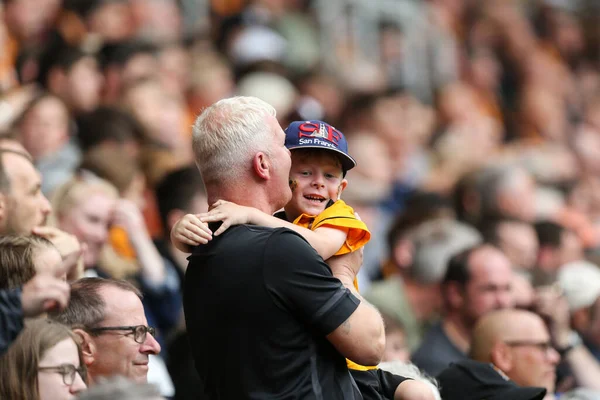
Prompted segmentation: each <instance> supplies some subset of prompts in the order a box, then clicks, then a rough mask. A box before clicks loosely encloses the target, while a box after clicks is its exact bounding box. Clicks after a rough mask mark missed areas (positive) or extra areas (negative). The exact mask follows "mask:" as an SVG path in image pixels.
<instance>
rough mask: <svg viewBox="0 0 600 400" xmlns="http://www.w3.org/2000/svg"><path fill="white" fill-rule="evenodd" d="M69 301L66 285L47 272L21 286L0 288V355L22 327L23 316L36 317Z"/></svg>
mask: <svg viewBox="0 0 600 400" xmlns="http://www.w3.org/2000/svg"><path fill="white" fill-rule="evenodd" d="M68 301H69V285H68V284H67V283H66V282H64V281H62V280H60V279H57V278H56V277H54V276H51V275H48V274H38V275H36V276H34V277H33V278H32V279H31V280H29V281H28V282H27V283H25V284H24V285H23V286H22V287H21V288H17V289H12V290H2V289H0V321H1V322H2V324H1V325H0V355H2V354H3V353H4V352H5V351H6V349H7V348H8V346H9V345H10V343H11V342H12V341H13V340H14V339H15V338H16V337H17V335H18V334H19V332H21V330H22V329H23V319H24V317H37V316H39V315H40V314H42V313H45V312H47V311H49V310H51V309H53V308H56V307H58V308H64V307H66V306H67V303H68Z"/></svg>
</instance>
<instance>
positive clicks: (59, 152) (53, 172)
mask: <svg viewBox="0 0 600 400" xmlns="http://www.w3.org/2000/svg"><path fill="white" fill-rule="evenodd" d="M70 124H71V118H70V114H69V110H68V109H67V107H66V105H65V103H63V101H62V100H61V99H60V98H59V97H57V96H54V95H52V94H49V93H45V94H41V95H40V96H38V97H37V98H35V99H34V100H32V101H31V102H30V103H29V105H28V107H27V108H26V109H25V110H24V111H23V114H22V115H21V117H20V119H19V121H18V122H17V131H16V135H17V139H18V140H19V142H21V143H22V144H23V147H25V149H26V150H27V151H28V152H29V154H31V156H32V157H33V161H34V163H35V165H36V167H37V168H38V170H39V171H40V173H41V174H42V192H43V193H44V194H46V195H50V193H51V192H52V190H54V189H55V188H56V187H57V186H59V185H61V184H63V183H65V182H66V181H68V180H69V178H71V176H73V173H74V172H75V169H76V168H77V166H78V165H79V161H80V157H81V154H80V150H79V148H78V147H77V145H76V144H75V143H74V142H73V141H72V140H71V127H70Z"/></svg>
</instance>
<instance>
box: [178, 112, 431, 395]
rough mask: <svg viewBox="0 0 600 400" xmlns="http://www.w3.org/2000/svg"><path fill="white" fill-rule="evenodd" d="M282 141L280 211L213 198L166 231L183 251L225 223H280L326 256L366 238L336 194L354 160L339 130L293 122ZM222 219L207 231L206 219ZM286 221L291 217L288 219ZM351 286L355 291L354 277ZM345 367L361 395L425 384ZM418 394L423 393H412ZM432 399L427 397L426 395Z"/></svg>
mask: <svg viewBox="0 0 600 400" xmlns="http://www.w3.org/2000/svg"><path fill="white" fill-rule="evenodd" d="M285 133H286V140H285V146H286V147H287V148H288V149H289V150H290V152H291V158H292V165H291V169H290V187H291V189H292V198H291V200H290V201H289V202H288V204H287V205H286V206H285V207H284V211H282V212H279V213H277V214H275V216H272V215H268V214H265V213H263V212H262V211H260V210H258V209H255V208H252V207H244V206H240V205H237V204H234V203H231V202H227V201H223V200H219V201H217V202H216V203H215V204H214V205H213V206H212V208H211V210H210V211H209V212H208V213H204V214H198V215H193V214H187V215H186V216H184V217H183V218H182V219H181V220H180V221H178V222H177V224H175V226H174V227H173V230H172V231H171V240H172V241H173V243H174V245H175V246H176V247H177V248H179V249H180V250H182V251H184V252H190V251H191V248H190V246H196V245H199V244H205V243H207V242H208V240H211V239H212V235H214V236H219V235H220V234H222V233H223V232H224V231H225V230H227V228H229V227H230V226H231V225H238V224H254V225H260V226H267V227H272V228H279V227H285V228H289V229H291V230H294V231H295V232H297V233H299V234H300V235H302V236H303V237H304V238H305V239H306V240H307V241H308V242H309V243H310V244H311V245H312V246H313V248H314V249H315V250H316V251H317V252H318V253H319V255H320V256H321V257H322V258H323V259H324V260H327V259H328V258H330V257H332V256H336V255H342V254H346V253H350V252H353V251H356V250H359V249H361V248H362V247H363V246H364V245H365V244H366V243H367V242H368V241H369V239H370V238H371V234H370V232H369V230H368V228H367V226H366V225H365V224H364V223H363V222H362V221H361V220H360V219H359V218H358V217H357V216H356V214H355V213H354V210H353V209H352V207H350V206H348V205H347V204H346V203H344V201H343V200H341V199H340V195H341V193H342V192H343V190H344V189H345V188H346V186H347V185H348V181H347V180H346V179H345V176H346V172H347V171H348V170H350V169H352V168H353V167H354V166H355V165H356V162H355V161H354V159H353V158H352V157H351V156H350V155H349V154H348V144H347V142H346V139H345V137H344V135H343V134H342V132H340V131H339V130H337V129H335V128H334V127H332V126H331V125H329V124H327V123H325V122H322V121H296V122H292V123H291V124H290V126H289V127H288V128H287V129H286V130H285ZM216 221H222V224H221V226H220V227H219V228H218V229H217V230H216V231H215V232H214V233H212V232H211V231H210V229H209V228H208V227H207V225H206V223H209V222H216ZM288 221H293V222H292V223H290V222H288ZM354 286H355V287H356V289H357V290H358V285H357V281H356V279H355V281H354ZM347 362H348V368H349V370H350V372H351V374H352V376H353V378H354V380H355V381H356V383H357V386H358V388H359V390H360V391H361V393H362V395H363V397H364V398H365V399H381V398H385V399H405V400H410V399H413V397H412V396H413V395H417V396H421V395H422V394H423V393H427V390H429V388H426V387H425V386H424V385H423V387H421V382H417V381H410V382H407V384H405V385H400V383H402V382H404V381H405V380H406V378H404V377H401V376H399V375H393V374H390V373H388V372H386V371H383V370H380V369H378V368H377V367H376V366H362V365H358V364H356V363H354V362H352V361H351V360H347ZM414 398H415V399H421V398H423V397H414ZM432 398H433V397H432Z"/></svg>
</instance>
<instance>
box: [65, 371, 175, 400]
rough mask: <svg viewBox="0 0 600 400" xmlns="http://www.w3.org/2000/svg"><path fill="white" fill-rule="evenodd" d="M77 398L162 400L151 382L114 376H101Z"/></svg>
mask: <svg viewBox="0 0 600 400" xmlns="http://www.w3.org/2000/svg"><path fill="white" fill-rule="evenodd" d="M77 398H78V399H79V400H163V399H164V397H162V396H161V395H160V391H159V390H158V387H156V386H155V385H153V384H151V383H139V382H132V381H129V380H127V379H126V378H123V377H122V376H116V377H112V378H109V379H103V378H101V379H100V380H99V382H98V383H97V384H96V385H94V386H92V387H91V388H89V389H88V390H86V391H84V392H82V393H81V394H80V395H79V396H78V397H77Z"/></svg>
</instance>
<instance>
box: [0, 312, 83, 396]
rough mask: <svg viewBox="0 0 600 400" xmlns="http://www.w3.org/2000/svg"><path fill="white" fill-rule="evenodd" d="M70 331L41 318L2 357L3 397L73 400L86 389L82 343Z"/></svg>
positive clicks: (0, 368) (0, 370)
mask: <svg viewBox="0 0 600 400" xmlns="http://www.w3.org/2000/svg"><path fill="white" fill-rule="evenodd" d="M78 340H79V339H78V338H77V336H76V335H75V334H74V333H73V332H71V330H70V329H69V328H68V327H66V326H64V325H62V324H59V323H57V322H54V321H50V320H46V319H40V320H36V321H31V322H30V323H28V324H27V327H25V329H23V331H22V332H21V334H20V335H19V337H18V338H17V339H16V340H15V342H14V343H13V344H12V345H11V347H10V348H9V350H8V351H7V352H6V354H4V355H3V356H2V357H1V358H0V397H2V398H3V399H32V400H70V399H73V398H74V395H76V394H77V393H79V392H81V391H83V390H85V389H86V388H87V386H86V381H87V373H86V369H85V366H84V362H83V355H82V351H81V346H80V345H79V342H78Z"/></svg>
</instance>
